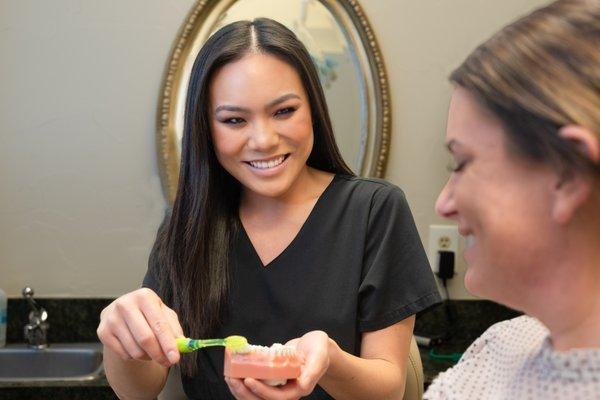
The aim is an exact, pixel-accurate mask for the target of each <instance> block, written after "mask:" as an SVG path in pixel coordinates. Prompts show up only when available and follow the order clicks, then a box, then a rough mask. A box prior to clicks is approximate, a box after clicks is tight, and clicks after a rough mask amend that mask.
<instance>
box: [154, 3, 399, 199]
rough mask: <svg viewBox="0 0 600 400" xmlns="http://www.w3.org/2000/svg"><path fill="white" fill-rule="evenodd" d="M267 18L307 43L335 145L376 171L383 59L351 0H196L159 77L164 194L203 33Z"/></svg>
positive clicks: (386, 125) (383, 130)
mask: <svg viewBox="0 0 600 400" xmlns="http://www.w3.org/2000/svg"><path fill="white" fill-rule="evenodd" d="M258 17H267V18H271V19H274V20H276V21H279V22H281V23H282V24H284V25H285V26H287V27H288V28H289V29H290V30H292V31H293V32H294V33H295V34H296V36H297V37H298V38H299V39H300V40H301V41H302V42H303V43H304V45H305V46H306V48H307V49H308V51H309V53H310V54H311V57H312V59H313V61H314V63H315V65H316V67H317V70H318V72H319V77H320V80H321V83H322V85H323V89H324V91H325V96H326V99H327V105H328V108H329V113H330V116H331V120H332V124H333V129H334V133H335V136H336V140H337V144H338V147H339V149H340V151H341V153H342V156H343V157H344V159H345V160H346V162H347V164H348V165H349V166H350V167H351V168H352V170H353V171H354V172H355V173H357V174H358V175H362V176H375V177H381V176H382V175H383V170H384V166H385V162H386V155H387V143H388V136H389V131H390V118H389V98H388V96H387V80H386V75H385V71H384V69H383V62H382V60H381V56H380V54H379V50H378V48H377V44H376V41H375V38H374V36H373V33H372V31H371V29H370V27H369V25H368V22H367V20H366V17H365V16H364V14H363V13H362V10H361V9H360V7H359V6H358V4H357V3H356V2H355V1H353V0H280V1H276V2H274V1H272V0H221V1H216V2H211V3H209V4H208V5H207V4H206V2H203V1H199V2H197V3H196V6H195V7H194V8H193V9H192V10H191V11H190V14H189V15H188V19H187V21H186V22H185V24H184V26H183V27H182V30H181V31H180V33H179V37H178V38H177V40H176V42H175V46H174V49H173V52H172V55H171V60H170V62H169V63H168V67H167V71H166V74H165V78H164V81H163V91H162V98H161V104H160V109H159V118H158V121H159V130H158V137H157V139H158V140H157V144H158V156H159V165H160V167H161V168H160V169H161V178H162V180H163V189H164V192H165V197H167V199H168V200H169V201H170V202H172V201H173V200H174V196H175V193H176V187H177V177H178V173H179V161H180V156H181V139H182V135H183V118H184V113H185V98H186V92H187V87H188V81H189V76H190V74H191V69H192V66H193V63H194V60H195V58H196V56H197V54H198V52H199V51H200V48H201V47H202V45H203V44H204V43H205V42H206V40H207V39H208V37H209V36H210V35H211V34H213V33H214V32H216V31H217V30H218V29H220V28H221V27H223V26H225V25H227V24H229V23H231V22H234V21H239V20H252V19H254V18H258Z"/></svg>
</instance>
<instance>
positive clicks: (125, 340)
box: [113, 321, 152, 360]
mask: <svg viewBox="0 0 600 400" xmlns="http://www.w3.org/2000/svg"><path fill="white" fill-rule="evenodd" d="M113 335H114V337H116V338H117V339H118V340H119V344H120V345H121V347H122V348H123V349H124V350H125V352H126V353H127V355H128V357H125V359H134V360H150V359H151V358H152V356H150V355H149V354H148V353H147V352H146V351H145V350H143V349H142V347H141V346H140V345H139V344H138V342H137V340H136V339H135V337H134V335H133V333H132V332H131V330H130V328H129V327H128V326H127V323H126V321H123V322H122V323H120V324H115V328H114V330H113ZM113 350H114V349H113Z"/></svg>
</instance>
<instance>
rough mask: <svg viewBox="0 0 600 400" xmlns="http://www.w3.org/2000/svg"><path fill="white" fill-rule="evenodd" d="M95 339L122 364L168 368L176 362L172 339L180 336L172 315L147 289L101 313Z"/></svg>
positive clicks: (173, 314)
mask: <svg viewBox="0 0 600 400" xmlns="http://www.w3.org/2000/svg"><path fill="white" fill-rule="evenodd" d="M97 333H98V338H99V339H100V341H101V342H102V343H103V344H104V346H106V347H108V348H109V349H110V350H112V351H113V352H114V353H116V354H117V355H119V356H120V357H121V358H122V359H124V360H132V359H133V360H154V361H156V362H157V363H159V364H161V365H163V366H165V367H169V366H170V365H172V364H175V363H177V362H179V351H178V350H177V344H176V342H175V338H177V337H182V336H183V330H182V329H181V325H180V324H179V320H178V318H177V314H176V313H175V311H173V310H171V309H170V308H169V307H167V306H166V305H165V304H164V303H163V302H162V300H161V299H160V298H159V297H158V295H157V294H156V293H154V292H153V291H152V290H150V289H146V288H143V289H138V290H135V291H133V292H131V293H127V294H125V295H123V296H121V297H119V298H118V299H116V300H115V301H113V302H112V303H110V304H109V305H108V306H107V307H106V308H105V309H104V310H102V312H101V313H100V325H98V330H97Z"/></svg>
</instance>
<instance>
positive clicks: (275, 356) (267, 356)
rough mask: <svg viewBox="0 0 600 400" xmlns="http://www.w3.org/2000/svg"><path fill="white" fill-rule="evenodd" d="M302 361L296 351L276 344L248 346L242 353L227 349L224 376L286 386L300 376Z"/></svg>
mask: <svg viewBox="0 0 600 400" xmlns="http://www.w3.org/2000/svg"><path fill="white" fill-rule="evenodd" d="M301 366H302V361H301V360H300V357H298V354H297V353H296V349H295V348H293V347H290V346H283V345H281V344H279V343H275V344H274V345H272V346H271V347H266V346H255V345H248V346H247V347H246V349H244V350H241V351H232V350H230V349H227V348H226V349H225V364H224V368H223V369H224V371H223V374H224V375H225V376H226V377H229V378H254V379H260V380H262V381H264V382H265V383H266V384H267V385H271V386H277V385H285V383H286V382H287V380H288V379H296V378H298V377H299V376H300V369H301Z"/></svg>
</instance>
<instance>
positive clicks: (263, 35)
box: [150, 18, 353, 375]
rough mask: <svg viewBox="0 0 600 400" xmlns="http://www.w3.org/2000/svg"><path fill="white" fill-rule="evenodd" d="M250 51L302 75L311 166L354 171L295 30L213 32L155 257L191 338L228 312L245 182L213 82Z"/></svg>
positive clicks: (194, 88) (189, 362)
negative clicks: (219, 122) (214, 130)
mask: <svg viewBox="0 0 600 400" xmlns="http://www.w3.org/2000/svg"><path fill="white" fill-rule="evenodd" d="M249 52H260V53H264V54H269V55H273V56H276V57H278V58H279V59H281V60H283V61H285V62H287V63H288V64H289V65H291V66H292V67H293V68H294V69H295V70H296V71H297V73H298V74H299V76H300V79H301V80H302V84H303V86H304V89H305V91H306V93H307V94H308V100H309V103H310V109H311V115H312V121H313V133H314V144H313V149H312V152H311V154H310V155H309V157H308V160H307V165H309V166H311V167H313V168H316V169H319V170H322V171H327V172H331V173H340V174H349V175H353V173H352V171H351V170H350V168H349V167H348V166H347V165H346V163H345V162H344V160H343V159H342V157H341V155H340V152H339V150H338V147H337V145H336V143H335V138H334V135H333V129H332V126H331V121H330V118H329V113H328V110H327V104H326V103H325V96H324V94H323V89H322V87H321V84H320V82H319V78H318V73H317V70H316V68H315V66H314V64H313V62H312V59H311V57H310V55H309V53H308V51H307V50H306V48H305V47H304V45H303V44H302V43H301V42H300V41H299V40H298V38H297V37H296V36H295V35H294V33H293V32H291V31H290V30H289V29H287V28H286V27H285V26H283V25H282V24H280V23H278V22H276V21H273V20H270V19H266V18H259V19H255V20H254V21H238V22H234V23H231V24H229V25H227V26H224V27H223V28H221V29H220V30H218V31H217V32H216V33H214V34H213V35H212V36H211V37H210V38H209V39H208V41H207V42H206V44H205V45H204V46H203V47H202V49H201V50H200V52H199V53H198V56H197V58H196V60H195V63H194V66H193V68H192V72H191V76H190V82H189V88H188V92H187V102H186V112H185V120H184V133H183V140H182V154H181V168H180V174H179V185H178V188H177V195H176V198H175V202H174V204H173V209H172V212H171V215H170V218H169V219H168V220H166V221H165V222H164V224H163V226H162V227H161V228H160V229H159V232H158V235H157V238H156V242H155V244H154V248H153V250H152V254H151V256H150V258H151V265H153V266H154V269H155V271H154V272H153V273H154V274H155V276H156V277H157V281H158V282H159V285H160V286H159V288H158V291H159V295H160V296H161V298H162V299H163V301H165V303H166V304H168V305H169V306H170V307H172V308H173V309H174V310H175V311H176V312H177V314H178V315H179V319H180V321H181V324H182V327H183V330H184V332H185V334H186V335H188V336H190V337H209V336H211V335H212V334H213V332H214V331H215V330H216V329H217V328H218V327H219V325H220V324H221V323H222V321H223V318H224V317H225V312H226V310H227V299H228V264H229V250H230V244H231V242H232V240H233V239H234V237H235V234H236V233H237V231H238V229H239V217H238V212H239V203H240V194H241V185H240V183H239V182H238V181H237V180H236V179H235V178H233V177H232V176H231V175H230V174H229V173H228V172H227V171H226V170H225V169H224V168H223V167H222V166H221V165H220V164H219V162H218V160H217V157H216V155H215V151H214V148H213V144H212V140H211V131H210V121H209V101H208V99H209V84H210V82H211V79H212V77H213V76H214V74H215V72H216V71H217V70H218V69H219V68H221V67H223V66H224V65H226V64H228V63H231V62H234V61H237V60H239V59H241V58H242V57H243V56H244V55H246V54H248V53H249ZM196 368H197V366H196V358H195V356H192V357H185V358H184V359H183V360H182V372H183V373H184V374H185V375H193V374H194V373H195V372H196Z"/></svg>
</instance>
